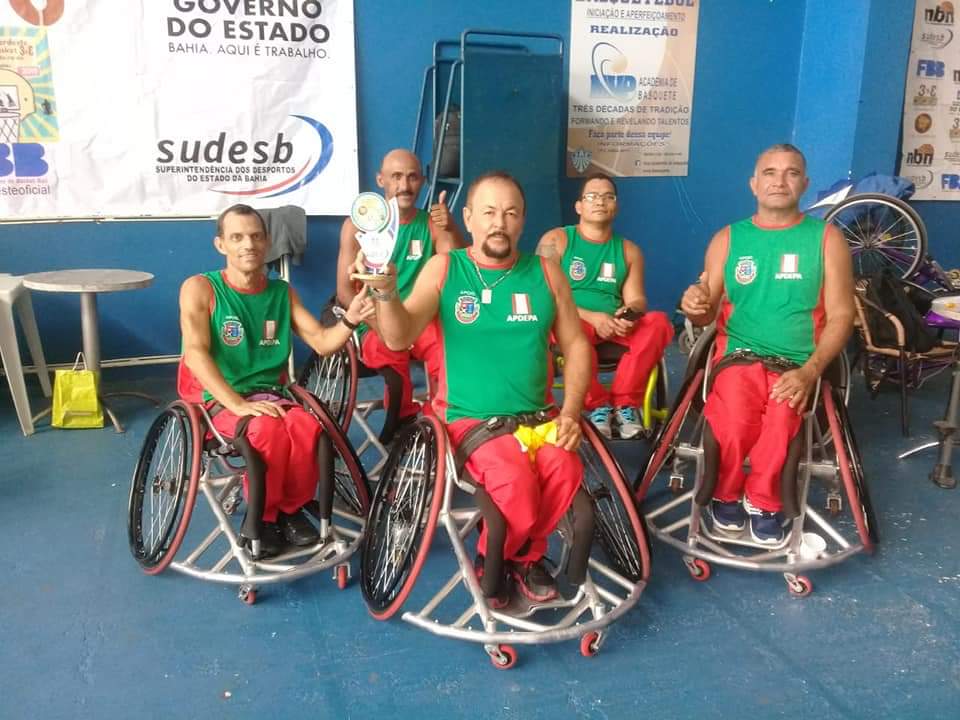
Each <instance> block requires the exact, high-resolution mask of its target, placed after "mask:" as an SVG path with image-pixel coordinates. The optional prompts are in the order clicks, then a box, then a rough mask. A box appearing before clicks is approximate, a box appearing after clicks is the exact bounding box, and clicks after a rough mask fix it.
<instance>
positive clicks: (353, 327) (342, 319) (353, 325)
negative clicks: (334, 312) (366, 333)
mask: <svg viewBox="0 0 960 720" xmlns="http://www.w3.org/2000/svg"><path fill="white" fill-rule="evenodd" d="M340 322H342V323H343V324H344V325H346V326H347V327H348V328H350V329H351V330H356V329H357V328H358V327H360V323H353V322H350V321H349V320H347V316H346V315H341V316H340Z"/></svg>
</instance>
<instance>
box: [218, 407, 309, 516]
mask: <svg viewBox="0 0 960 720" xmlns="http://www.w3.org/2000/svg"><path fill="white" fill-rule="evenodd" d="M285 408H286V411H287V414H286V415H284V416H283V417H279V418H275V417H268V416H266V415H261V416H259V417H254V418H251V419H250V421H249V423H248V424H247V431H246V437H247V439H248V440H249V441H250V445H251V446H252V447H253V448H254V449H255V450H256V451H257V452H259V453H260V457H262V458H263V462H264V463H265V464H266V466H267V477H266V486H267V487H266V502H265V504H264V507H263V519H264V520H265V521H267V522H275V521H276V519H277V512H278V511H281V512H285V513H293V512H296V511H297V510H299V509H300V508H302V507H303V506H304V505H306V504H307V503H308V502H309V501H310V500H312V499H313V498H314V496H315V495H316V493H317V480H318V478H319V472H320V471H319V468H318V466H317V439H318V438H319V437H320V433H321V430H322V429H321V426H320V423H319V422H317V419H316V418H314V417H313V416H312V415H310V414H309V413H308V412H307V411H306V410H304V409H303V408H301V407H299V406H297V405H293V404H292V403H291V404H289V405H286V404H285ZM240 419H241V418H240V417H238V416H237V415H234V414H233V413H232V412H230V411H229V410H221V411H220V412H219V413H217V414H216V415H214V416H213V425H214V427H215V428H216V429H217V431H218V432H219V433H220V434H221V435H223V436H224V437H227V438H232V437H233V436H234V435H236V432H237V423H238V422H240ZM243 484H244V492H246V485H247V476H246V473H244V476H243Z"/></svg>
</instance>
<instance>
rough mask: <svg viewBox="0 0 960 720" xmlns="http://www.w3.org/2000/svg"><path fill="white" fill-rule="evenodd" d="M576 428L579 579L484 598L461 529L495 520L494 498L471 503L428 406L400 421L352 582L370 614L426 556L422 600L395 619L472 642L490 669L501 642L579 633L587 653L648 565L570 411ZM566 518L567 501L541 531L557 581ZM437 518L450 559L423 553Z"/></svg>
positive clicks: (610, 468) (619, 482)
mask: <svg viewBox="0 0 960 720" xmlns="http://www.w3.org/2000/svg"><path fill="white" fill-rule="evenodd" d="M582 429H583V441H582V443H581V448H580V457H581V458H582V460H583V464H584V477H583V480H582V484H581V488H582V490H585V491H586V493H587V494H588V497H589V501H590V502H591V504H592V509H593V515H594V526H593V532H592V533H591V534H590V535H588V536H587V537H588V539H587V542H588V543H589V545H590V551H589V552H590V557H589V558H587V560H586V562H587V566H586V567H587V572H586V580H585V582H584V583H583V584H582V585H580V586H572V585H569V583H567V585H566V587H565V586H563V585H560V589H561V594H560V596H559V597H558V598H556V599H554V600H551V601H549V602H544V603H535V602H532V601H528V600H527V599H525V598H523V597H515V598H513V600H511V603H510V604H509V605H508V606H507V607H506V608H503V609H493V608H492V607H491V605H490V604H489V603H488V600H487V598H486V597H485V596H484V593H483V591H482V589H481V582H482V581H481V580H478V578H477V574H476V573H475V570H474V565H473V562H472V560H471V557H470V554H471V553H470V551H469V550H468V549H467V540H468V536H470V535H471V533H472V532H473V531H474V530H475V529H478V525H479V523H481V522H487V523H488V524H489V523H492V522H497V521H498V520H499V522H500V523H502V522H503V520H502V516H500V514H499V512H496V510H495V508H494V510H493V512H492V513H491V512H490V511H489V510H488V511H487V513H486V514H484V513H483V512H482V511H481V510H480V508H479V504H478V501H477V500H476V499H474V498H475V497H476V495H475V493H478V492H480V490H479V489H478V488H477V487H475V486H474V485H472V484H471V482H470V481H469V477H468V476H466V474H465V475H464V476H463V477H461V476H458V473H457V470H456V466H455V460H454V455H453V453H452V451H451V447H450V442H449V440H448V437H447V433H446V430H445V429H444V427H443V425H442V424H441V423H440V422H439V421H438V420H437V419H436V418H435V417H420V418H418V419H417V421H416V423H415V424H413V425H411V426H409V427H407V428H405V429H404V430H403V431H402V433H401V434H400V436H398V438H397V441H396V443H395V445H394V448H393V450H392V452H391V454H390V457H389V459H388V461H387V464H386V466H385V468H384V471H383V473H382V474H381V476H380V481H379V484H378V486H377V489H376V493H375V496H374V499H373V503H372V506H371V510H370V515H369V517H368V528H369V531H368V535H367V539H366V541H365V543H364V546H363V548H362V550H361V560H360V568H361V582H360V587H361V590H362V592H363V597H364V600H365V601H366V603H367V606H368V609H369V611H370V613H371V615H373V617H375V618H376V619H378V620H388V619H389V618H392V617H393V616H394V615H396V614H397V613H399V612H400V611H401V609H402V607H403V606H404V605H405V604H408V603H409V604H412V603H413V598H412V593H413V590H414V586H415V584H416V583H417V580H418V578H419V577H420V575H421V571H422V570H423V567H424V565H425V564H426V561H427V560H428V558H429V559H430V561H431V564H433V565H434V566H437V567H438V569H437V570H436V571H434V572H432V573H431V576H430V577H425V578H424V580H428V581H429V582H430V587H429V588H422V589H423V590H425V591H426V593H424V592H421V593H419V594H420V596H421V597H420V598H419V600H418V603H417V604H419V602H420V600H422V601H424V602H423V604H422V606H421V607H420V608H419V609H417V610H414V609H410V610H407V611H405V612H404V613H403V614H402V616H401V617H402V618H403V620H405V621H407V622H409V623H410V624H412V625H414V626H416V627H418V628H420V629H423V630H427V631H429V632H431V633H433V634H435V635H440V636H443V637H449V638H455V639H459V640H468V641H473V642H478V643H482V645H483V648H484V650H485V651H486V652H487V654H488V655H489V656H490V660H491V662H492V664H493V665H494V667H496V668H498V669H507V668H510V667H513V665H514V664H515V663H516V661H517V651H516V650H515V649H514V647H513V645H512V644H511V643H514V644H537V643H548V642H559V641H564V640H572V639H579V641H580V651H581V653H582V654H583V655H584V656H588V657H589V656H592V655H594V654H596V652H597V651H598V650H599V649H600V647H601V645H602V643H603V642H604V640H605V638H606V634H607V627H608V626H609V625H610V624H611V623H613V622H615V621H616V620H617V619H618V618H620V617H621V616H622V615H623V614H624V613H626V612H627V611H628V610H629V609H630V608H631V607H633V606H634V605H635V604H636V603H637V601H638V600H639V598H640V595H641V593H642V592H643V590H644V588H645V586H646V583H647V579H648V576H649V572H650V553H649V548H648V541H647V537H646V534H645V531H644V528H643V524H642V523H641V520H640V516H639V515H638V512H637V509H636V505H635V503H634V500H633V496H632V494H631V492H630V489H629V487H628V485H627V483H626V481H625V480H624V477H623V473H622V471H621V469H620V467H619V466H618V464H617V461H616V460H615V459H614V457H613V455H612V454H611V453H610V450H609V448H608V447H607V445H606V443H605V442H604V440H603V438H601V436H600V435H599V433H598V432H597V431H596V430H595V429H594V428H593V426H592V425H591V424H590V423H589V422H587V421H582ZM458 490H460V491H462V492H457V491H458ZM483 495H484V496H485V495H486V494H485V493H483ZM486 497H487V499H488V500H487V502H488V505H487V506H488V507H492V503H491V502H490V501H489V496H486ZM494 515H495V516H496V517H493V516H494ZM573 526H574V518H573V513H572V512H571V511H568V512H567V514H566V516H565V517H564V518H563V519H562V520H561V522H560V523H559V526H558V528H557V529H556V530H555V531H554V533H553V535H552V536H551V538H550V540H549V547H548V553H547V556H548V557H553V558H557V561H556V562H555V563H554V564H553V570H552V572H553V574H554V575H555V576H556V577H557V580H558V584H560V583H564V582H565V580H566V578H565V576H564V575H562V574H561V569H562V568H564V567H565V565H566V560H567V559H568V556H569V553H570V551H571V548H572V545H573V535H574V532H573ZM491 527H493V526H492V525H491ZM439 528H442V529H443V530H445V531H446V537H447V540H448V541H449V549H450V550H452V552H453V558H451V557H450V554H449V553H447V552H433V550H434V548H435V547H436V545H437V544H438V543H439V542H441V541H440V539H439V538H436V539H435V535H436V534H437V531H438V529H439ZM446 549H447V548H444V550H446ZM444 568H445V569H446V572H445V571H444ZM491 575H492V573H491ZM438 585H439V587H437V586H438ZM517 595H519V593H517Z"/></svg>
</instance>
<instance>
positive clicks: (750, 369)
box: [704, 363, 801, 512]
mask: <svg viewBox="0 0 960 720" xmlns="http://www.w3.org/2000/svg"><path fill="white" fill-rule="evenodd" d="M779 377H780V375H779V374H778V373H775V372H771V371H770V370H767V369H766V368H765V367H764V366H763V365H762V364H761V363H753V364H750V365H730V366H728V367H726V368H723V369H722V370H721V371H720V373H719V374H718V375H717V376H716V377H715V379H714V381H713V388H712V389H711V391H710V394H709V395H708V396H707V403H706V407H705V408H704V415H705V416H706V419H707V422H708V423H710V429H711V430H713V434H714V437H716V439H717V444H718V445H719V447H720V469H719V477H718V478H717V487H716V489H715V490H714V493H713V497H714V498H715V499H717V500H720V501H722V502H736V501H738V500H740V498H741V496H742V495H743V494H744V490H746V496H747V499H748V500H749V501H750V502H751V504H753V505H754V506H755V507H757V508H759V509H761V510H766V511H769V512H776V511H778V510H781V509H782V508H783V504H782V502H781V500H780V471H781V470H782V468H783V463H784V461H785V460H786V457H787V447H788V446H789V445H790V441H791V440H792V439H793V436H794V435H796V434H797V431H798V430H799V429H800V421H801V415H800V413H799V412H797V410H795V409H794V408H791V407H790V405H788V404H787V403H786V402H782V403H778V402H776V401H775V400H771V399H770V388H772V387H773V384H774V383H775V382H776V381H777V378H779ZM747 456H749V457H750V475H749V476H747V475H745V474H744V472H743V461H744V459H746V457H747Z"/></svg>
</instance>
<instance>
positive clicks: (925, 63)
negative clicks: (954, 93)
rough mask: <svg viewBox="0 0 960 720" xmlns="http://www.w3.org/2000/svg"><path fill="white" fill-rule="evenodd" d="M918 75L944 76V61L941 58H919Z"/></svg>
mask: <svg viewBox="0 0 960 720" xmlns="http://www.w3.org/2000/svg"><path fill="white" fill-rule="evenodd" d="M917 75H923V76H924V77H943V62H942V61H940V60H927V59H926V58H920V59H919V60H917Z"/></svg>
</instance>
